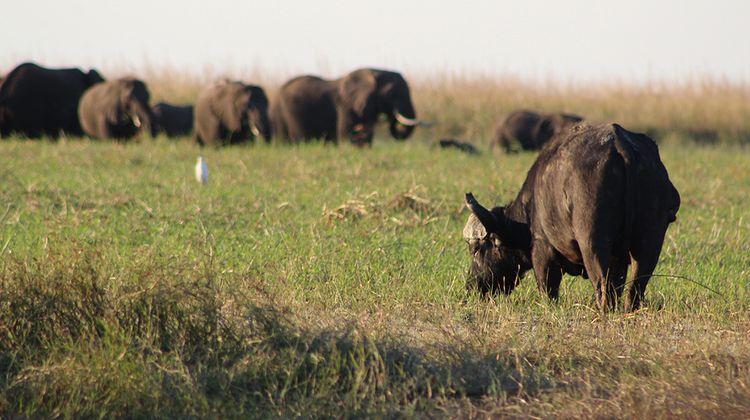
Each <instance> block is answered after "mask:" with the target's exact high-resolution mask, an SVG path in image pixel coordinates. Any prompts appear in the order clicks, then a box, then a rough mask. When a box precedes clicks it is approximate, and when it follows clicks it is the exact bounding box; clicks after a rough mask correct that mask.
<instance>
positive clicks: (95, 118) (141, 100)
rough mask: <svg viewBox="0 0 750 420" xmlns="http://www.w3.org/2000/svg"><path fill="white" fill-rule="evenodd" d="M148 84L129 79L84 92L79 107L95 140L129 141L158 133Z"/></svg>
mask: <svg viewBox="0 0 750 420" xmlns="http://www.w3.org/2000/svg"><path fill="white" fill-rule="evenodd" d="M150 97H151V94H150V93H149V91H148V87H147V86H146V84H145V83H144V82H143V81H141V80H138V79H134V78H130V77H126V78H122V79H117V80H113V81H109V82H105V83H101V84H98V85H96V86H94V87H92V88H91V89H89V90H88V91H86V93H84V95H83V97H82V98H81V104H80V105H79V107H78V117H79V119H80V121H81V127H83V131H84V132H85V133H86V134H88V135H89V136H91V137H93V138H99V139H102V138H113V139H118V140H127V139H130V138H133V137H135V136H137V135H139V134H140V133H143V132H145V133H148V134H149V135H151V136H152V137H153V136H154V135H155V134H156V132H155V128H156V127H155V125H154V123H153V121H154V117H153V114H152V112H151V107H150V106H149V100H150Z"/></svg>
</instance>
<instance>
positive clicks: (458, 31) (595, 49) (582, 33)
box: [0, 0, 750, 83]
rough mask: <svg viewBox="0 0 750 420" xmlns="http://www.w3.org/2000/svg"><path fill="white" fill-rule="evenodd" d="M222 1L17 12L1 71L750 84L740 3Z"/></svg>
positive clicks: (746, 11)
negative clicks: (27, 67) (374, 71)
mask: <svg viewBox="0 0 750 420" xmlns="http://www.w3.org/2000/svg"><path fill="white" fill-rule="evenodd" d="M231 3H232V2H231V1H229V0H214V1H213V2H211V3H210V5H209V6H206V5H205V4H201V3H200V2H197V1H185V2H178V1H175V0H165V1H158V2H153V3H152V2H149V1H146V0H131V1H129V2H127V6H128V7H123V6H124V5H125V3H119V2H114V1H112V0H105V1H100V2H91V1H84V0H71V1H67V2H65V4H62V3H61V2H55V1H52V0H30V1H25V2H23V3H21V2H14V3H13V4H11V5H8V6H7V7H5V8H4V10H3V16H2V17H0V37H2V39H3V40H4V42H3V44H2V46H0V69H2V70H3V71H7V70H9V69H10V68H12V67H13V66H15V65H17V64H18V63H20V62H22V61H36V62H39V63H41V64H44V65H48V66H50V67H60V66H82V67H97V68H103V69H123V70H127V71H134V72H137V71H139V70H144V69H146V68H148V69H160V68H168V69H176V70H181V71H185V72H186V73H190V74H200V73H202V72H204V71H205V70H206V69H212V71H213V72H215V73H222V72H238V71H239V72H247V71H258V72H265V73H268V74H270V75H279V76H282V77H288V76H291V75H294V74H298V73H318V74H322V75H325V76H335V75H339V74H342V73H345V72H347V71H349V70H351V69H353V68H357V67H366V66H373V67H383V68H391V69H396V70H400V71H403V72H405V73H411V74H422V75H430V74H442V73H456V74H482V75H489V76H511V77H517V78H520V79H524V80H559V81H573V82H585V81H610V80H615V81H632V82H643V81H651V80H656V81H677V82H679V81H685V80H690V79H696V78H697V79H702V78H706V77H709V78H713V79H726V80H729V81H732V82H743V83H744V82H750V55H749V54H748V53H747V51H746V50H747V47H746V45H745V44H746V41H747V39H750V27H749V26H748V25H746V24H745V22H744V21H745V20H746V18H747V16H750V3H747V2H740V1H736V0H732V1H716V2H712V3H709V2H691V3H683V2H679V1H675V0H668V1H660V2H655V3H652V2H647V1H643V0H638V1H634V2H629V3H627V4H621V3H619V2H610V1H604V2H596V1H588V0H574V1H571V2H567V3H565V4H558V3H557V2H555V3H551V4H548V3H547V2H542V1H530V2H523V3H518V2H508V1H497V2H493V1H470V2H465V3H463V4H462V5H460V6H459V5H442V4H440V5H437V4H434V2H427V1H413V2H408V3H407V2H399V1H398V0H381V1H380V2H377V3H367V4H356V3H353V2H340V1H335V0H323V1H319V2H315V3H314V4H312V3H307V2H305V3H301V4H294V2H292V1H289V0H282V1H275V2H247V3H243V4H241V5H232V4H231ZM30 28H31V29H32V30H29V29H30ZM33 29H39V30H33Z"/></svg>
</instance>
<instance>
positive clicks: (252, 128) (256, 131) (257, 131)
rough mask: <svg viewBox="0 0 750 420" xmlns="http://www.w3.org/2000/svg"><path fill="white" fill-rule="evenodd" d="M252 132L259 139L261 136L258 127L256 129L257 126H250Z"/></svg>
mask: <svg viewBox="0 0 750 420" xmlns="http://www.w3.org/2000/svg"><path fill="white" fill-rule="evenodd" d="M250 131H251V132H252V133H253V135H254V136H255V137H258V136H259V135H260V130H258V127H256V126H255V124H250Z"/></svg>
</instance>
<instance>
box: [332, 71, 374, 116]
mask: <svg viewBox="0 0 750 420" xmlns="http://www.w3.org/2000/svg"><path fill="white" fill-rule="evenodd" d="M376 89H377V81H376V80H375V75H373V74H372V72H370V71H366V70H360V71H355V72H354V73H351V74H350V75H348V76H347V77H345V78H344V80H343V81H342V82H341V84H340V85H339V97H340V98H341V101H342V103H343V104H345V105H346V106H348V107H349V108H350V109H351V110H352V111H354V113H355V114H357V115H359V116H362V115H363V114H364V112H365V108H367V104H368V102H370V100H371V99H372V98H373V97H374V95H375V90H376Z"/></svg>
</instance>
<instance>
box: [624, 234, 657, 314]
mask: <svg viewBox="0 0 750 420" xmlns="http://www.w3.org/2000/svg"><path fill="white" fill-rule="evenodd" d="M665 232H666V229H665V230H664V231H661V232H658V233H654V234H651V235H644V236H642V237H639V238H637V239H636V240H635V242H634V244H633V249H632V250H631V252H630V255H631V263H632V265H633V269H632V273H633V281H632V284H631V285H630V289H629V290H628V296H627V298H626V299H625V310H626V311H628V312H630V311H634V310H636V309H638V308H639V307H640V306H641V302H642V301H643V297H644V295H645V294H646V286H647V285H648V282H649V280H651V275H652V274H653V273H654V269H655V268H656V263H657V262H659V254H660V253H661V247H662V244H663V243H664V233H665Z"/></svg>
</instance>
